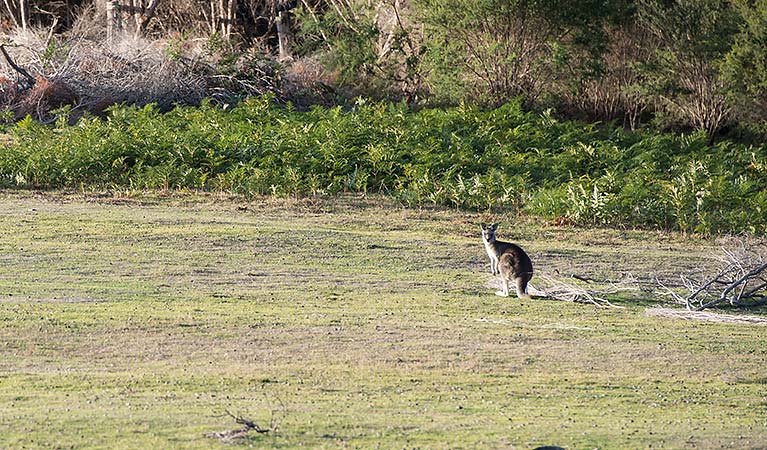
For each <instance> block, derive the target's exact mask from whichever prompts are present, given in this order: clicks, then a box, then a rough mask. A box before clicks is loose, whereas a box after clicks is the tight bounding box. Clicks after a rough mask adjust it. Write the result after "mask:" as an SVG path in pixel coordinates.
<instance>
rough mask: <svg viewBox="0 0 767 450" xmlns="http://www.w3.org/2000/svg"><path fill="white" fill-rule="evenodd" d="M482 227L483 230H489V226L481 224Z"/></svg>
mask: <svg viewBox="0 0 767 450" xmlns="http://www.w3.org/2000/svg"><path fill="white" fill-rule="evenodd" d="M479 226H480V227H482V229H483V230H487V225H485V224H484V223H481V224H479Z"/></svg>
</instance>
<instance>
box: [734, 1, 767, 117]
mask: <svg viewBox="0 0 767 450" xmlns="http://www.w3.org/2000/svg"><path fill="white" fill-rule="evenodd" d="M734 5H735V8H736V10H737V11H738V13H739V14H740V16H741V17H742V18H743V23H742V26H741V28H740V30H739V32H738V34H737V35H736V36H735V42H734V44H733V46H732V48H731V50H730V52H729V53H728V54H727V55H726V58H725V62H724V65H723V72H724V76H725V78H726V80H727V82H728V83H729V84H730V86H731V87H732V94H733V96H734V98H735V100H736V101H737V102H738V105H739V106H740V107H739V108H738V118H739V119H741V120H745V121H748V122H764V121H765V120H767V0H755V1H748V0H737V1H736V2H734Z"/></svg>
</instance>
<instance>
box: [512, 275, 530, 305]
mask: <svg viewBox="0 0 767 450" xmlns="http://www.w3.org/2000/svg"><path fill="white" fill-rule="evenodd" d="M515 281H516V282H517V298H520V299H524V300H530V299H531V298H532V297H530V294H528V293H527V283H528V281H530V280H529V279H528V278H527V277H517V279H516V280H515Z"/></svg>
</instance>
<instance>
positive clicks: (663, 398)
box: [0, 192, 767, 449]
mask: <svg viewBox="0 0 767 450" xmlns="http://www.w3.org/2000/svg"><path fill="white" fill-rule="evenodd" d="M487 219H500V220H502V226H501V229H500V232H501V233H502V234H503V236H505V237H507V238H509V239H513V240H514V241H515V242H518V243H520V244H522V245H523V246H524V247H525V248H527V249H528V250H529V252H530V254H531V256H532V258H533V261H534V263H535V264H536V269H537V270H538V271H539V272H546V273H549V274H554V273H555V270H559V273H560V274H561V276H564V275H566V274H567V273H570V272H577V273H580V274H585V275H592V276H595V277H599V276H604V275H609V274H613V275H614V274H616V273H625V272H632V273H634V274H636V275H639V276H643V275H647V274H649V273H661V274H662V275H664V276H672V275H673V274H674V273H675V272H682V271H684V270H685V269H686V268H688V267H695V266H699V265H705V264H707V263H710V262H711V254H712V252H713V251H714V250H715V249H716V248H717V247H716V245H714V244H713V243H711V242H708V241H701V240H697V239H693V238H682V237H680V236H675V235H670V234H661V233H649V232H637V231H610V230H597V231H585V230H581V229H573V228H557V227H551V226H544V225H541V224H535V223H521V224H517V225H516V226H512V223H513V222H514V221H513V218H512V217H503V216H494V217H489V216H482V215H478V214H471V213H461V212H455V211H450V210H441V209H424V210H415V209H403V208H400V207H398V206H396V205H394V204H392V203H389V202H388V201H387V200H383V199H381V198H364V197H345V198H341V199H337V200H279V201H276V200H268V199H263V200H250V201H247V202H246V201H241V200H237V199H230V198H227V197H225V196H223V195H191V194H190V195H184V196H168V197H158V196H147V197H127V198H120V197H111V196H105V197H94V196H89V197H80V196H75V195H64V194H45V195H36V194H33V193H29V192H26V193H18V192H5V193H0V229H1V230H3V232H2V234H1V235H0V404H2V406H3V407H2V408H0V429H1V430H3V432H2V433H0V448H40V447H45V448H50V447H56V448H67V447H73V448H84V447H87V448H110V449H111V448H150V447H155V448H209V447H217V446H220V447H226V448H230V447H231V446H230V445H226V444H223V443H221V442H219V441H218V440H216V439H212V438H209V437H206V434H207V433H211V432H216V431H223V430H231V429H235V428H238V425H237V424H235V423H234V421H233V420H232V418H230V417H227V416H225V415H224V411H225V410H229V411H231V412H233V413H236V414H241V415H243V416H246V417H248V418H251V419H253V420H255V421H256V422H258V423H259V424H260V425H261V426H269V425H270V422H271V421H272V420H273V421H274V423H276V424H277V425H278V427H279V428H278V430H277V431H276V432H272V433H269V434H266V435H257V434H255V433H253V434H252V435H250V436H249V437H248V438H247V439H245V440H244V441H240V442H238V443H236V444H235V446H237V445H242V446H251V445H252V446H254V447H285V448H290V447H298V446H304V447H326V448H335V447H340V446H349V447H353V448H376V447H382V448H404V447H407V448H501V447H507V448H520V449H527V448H532V447H534V446H537V445H544V444H548V445H559V446H562V447H565V448H569V449H580V448H605V449H611V448H650V447H653V448H693V447H696V448H759V447H760V446H762V445H764V442H767V426H765V425H767V415H766V414H765V413H766V410H765V408H767V403H766V402H767V400H766V399H765V385H767V370H766V369H765V368H764V360H765V356H766V354H767V347H766V346H765V345H764V344H765V340H764V330H765V328H763V327H760V326H755V325H731V324H729V325H728V324H718V323H704V322H690V321H680V320H673V319H664V318H658V317H651V316H647V315H645V314H644V310H645V308H646V307H647V306H648V305H649V304H650V303H656V302H657V301H658V300H657V299H656V298H652V293H651V292H645V293H643V294H642V295H639V296H635V297H631V298H624V299H623V300H621V299H615V301H616V302H617V303H619V304H620V306H623V308H621V309H601V308H595V307H594V306H590V305H584V304H573V303H566V302H561V301H555V300H546V299H536V300H533V301H525V302H520V301H519V300H517V299H503V298H500V297H496V296H495V295H493V290H494V289H493V287H492V286H489V285H488V282H490V281H491V278H492V277H491V276H490V275H489V274H488V273H487V271H488V268H487V262H486V256H485V255H484V254H483V253H484V250H483V249H482V246H481V243H480V241H479V237H478V226H477V223H478V222H479V221H480V220H487ZM536 281H537V280H536V279H534V280H533V284H534V285H535V283H536Z"/></svg>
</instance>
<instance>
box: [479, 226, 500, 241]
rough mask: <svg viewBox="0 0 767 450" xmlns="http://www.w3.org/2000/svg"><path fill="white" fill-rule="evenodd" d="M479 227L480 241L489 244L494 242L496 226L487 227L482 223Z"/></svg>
mask: <svg viewBox="0 0 767 450" xmlns="http://www.w3.org/2000/svg"><path fill="white" fill-rule="evenodd" d="M480 226H481V227H482V240H483V241H485V242H488V243H490V244H492V243H493V242H495V230H497V229H498V224H497V223H494V224H490V225H488V224H484V223H482V224H480Z"/></svg>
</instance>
